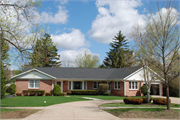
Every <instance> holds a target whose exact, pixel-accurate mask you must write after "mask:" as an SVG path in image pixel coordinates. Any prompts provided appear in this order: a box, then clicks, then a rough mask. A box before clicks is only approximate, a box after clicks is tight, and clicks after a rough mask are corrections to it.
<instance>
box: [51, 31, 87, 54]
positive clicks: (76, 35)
mask: <svg viewBox="0 0 180 120" xmlns="http://www.w3.org/2000/svg"><path fill="white" fill-rule="evenodd" d="M51 38H52V40H53V41H54V42H55V43H58V44H59V45H58V46H57V47H58V48H61V49H69V50H72V49H78V48H79V47H83V46H89V45H90V43H89V42H88V41H86V39H85V35H84V34H83V33H81V31H80V30H79V29H74V28H73V29H72V32H71V33H63V34H59V35H51Z"/></svg>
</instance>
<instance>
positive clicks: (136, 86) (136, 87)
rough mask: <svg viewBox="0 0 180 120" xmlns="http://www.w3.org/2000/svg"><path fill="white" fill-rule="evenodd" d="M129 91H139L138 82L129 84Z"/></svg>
mask: <svg viewBox="0 0 180 120" xmlns="http://www.w3.org/2000/svg"><path fill="white" fill-rule="evenodd" d="M129 89H131V90H137V89H138V82H129Z"/></svg>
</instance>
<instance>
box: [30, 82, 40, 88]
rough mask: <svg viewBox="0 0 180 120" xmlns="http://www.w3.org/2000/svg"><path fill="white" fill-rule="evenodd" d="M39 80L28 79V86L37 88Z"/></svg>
mask: <svg viewBox="0 0 180 120" xmlns="http://www.w3.org/2000/svg"><path fill="white" fill-rule="evenodd" d="M39 86H40V80H29V88H39Z"/></svg>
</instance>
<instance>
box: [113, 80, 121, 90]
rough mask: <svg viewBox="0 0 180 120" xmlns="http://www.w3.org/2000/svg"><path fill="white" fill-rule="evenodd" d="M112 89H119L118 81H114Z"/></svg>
mask: <svg viewBox="0 0 180 120" xmlns="http://www.w3.org/2000/svg"><path fill="white" fill-rule="evenodd" d="M114 89H120V81H114Z"/></svg>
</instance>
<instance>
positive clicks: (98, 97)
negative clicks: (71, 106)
mask: <svg viewBox="0 0 180 120" xmlns="http://www.w3.org/2000/svg"><path fill="white" fill-rule="evenodd" d="M70 96H74V97H75V96H76V97H89V98H97V99H101V100H123V99H124V98H125V97H121V96H103V95H70Z"/></svg>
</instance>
